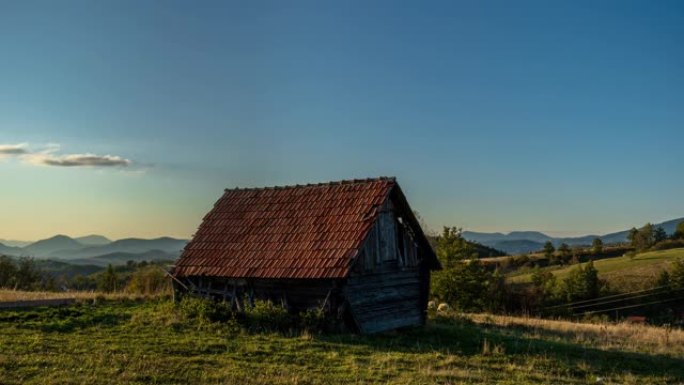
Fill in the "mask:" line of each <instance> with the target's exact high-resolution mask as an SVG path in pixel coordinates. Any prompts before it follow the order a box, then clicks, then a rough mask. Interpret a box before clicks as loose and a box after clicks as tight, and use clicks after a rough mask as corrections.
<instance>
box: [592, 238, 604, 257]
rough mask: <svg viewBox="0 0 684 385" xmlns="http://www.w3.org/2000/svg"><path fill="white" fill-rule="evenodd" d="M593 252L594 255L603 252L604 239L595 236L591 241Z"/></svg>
mask: <svg viewBox="0 0 684 385" xmlns="http://www.w3.org/2000/svg"><path fill="white" fill-rule="evenodd" d="M591 253H592V254H594V255H600V254H601V253H603V241H602V240H601V238H594V240H593V241H592V242H591Z"/></svg>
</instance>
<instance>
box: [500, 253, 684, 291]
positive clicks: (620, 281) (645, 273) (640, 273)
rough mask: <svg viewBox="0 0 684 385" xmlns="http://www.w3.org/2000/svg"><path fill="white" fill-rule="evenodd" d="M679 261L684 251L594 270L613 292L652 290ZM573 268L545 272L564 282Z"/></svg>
mask: <svg viewBox="0 0 684 385" xmlns="http://www.w3.org/2000/svg"><path fill="white" fill-rule="evenodd" d="M677 258H684V248H679V249H670V250H661V251H651V252H647V253H641V254H638V255H637V256H636V257H634V258H633V259H630V258H629V257H626V256H620V257H613V258H606V259H601V260H598V261H595V262H594V266H595V267H596V269H597V270H598V273H599V278H601V279H605V280H606V281H608V283H609V285H610V288H611V290H615V291H621V292H629V291H635V290H639V289H644V288H647V287H649V286H652V285H653V282H654V281H655V279H656V278H657V276H658V274H659V273H660V272H661V271H663V270H665V269H667V268H668V267H669V265H670V263H672V261H673V260H675V259H677ZM574 268H576V265H575V266H573V265H571V266H564V267H560V266H550V267H547V268H544V270H549V271H551V272H552V273H553V274H554V275H555V276H556V277H557V278H559V279H563V278H564V277H565V276H566V275H567V274H568V273H569V272H570V271H571V270H572V269H574ZM531 279H532V274H531V272H529V270H528V272H527V273H523V274H520V273H519V272H514V273H512V274H510V275H509V277H508V278H507V281H508V282H510V283H529V282H531Z"/></svg>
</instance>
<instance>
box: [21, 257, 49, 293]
mask: <svg viewBox="0 0 684 385" xmlns="http://www.w3.org/2000/svg"><path fill="white" fill-rule="evenodd" d="M41 278H42V274H41V272H40V270H39V269H38V267H37V266H36V262H35V261H34V260H33V258H32V257H20V258H19V260H18V261H17V270H16V273H15V287H16V288H17V289H19V290H33V289H36V288H38V286H39V285H40V280H41Z"/></svg>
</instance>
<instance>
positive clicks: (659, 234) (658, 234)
mask: <svg viewBox="0 0 684 385" xmlns="http://www.w3.org/2000/svg"><path fill="white" fill-rule="evenodd" d="M666 239H667V233H666V232H665V229H663V228H662V227H660V226H658V227H656V229H655V230H654V231H653V243H654V244H657V243H660V242H662V241H664V240H666Z"/></svg>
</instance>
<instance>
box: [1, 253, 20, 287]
mask: <svg viewBox="0 0 684 385" xmlns="http://www.w3.org/2000/svg"><path fill="white" fill-rule="evenodd" d="M16 275H17V265H16V264H15V263H14V260H12V258H10V257H8V256H6V255H0V287H13V286H14V279H15V276H16Z"/></svg>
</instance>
